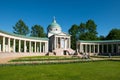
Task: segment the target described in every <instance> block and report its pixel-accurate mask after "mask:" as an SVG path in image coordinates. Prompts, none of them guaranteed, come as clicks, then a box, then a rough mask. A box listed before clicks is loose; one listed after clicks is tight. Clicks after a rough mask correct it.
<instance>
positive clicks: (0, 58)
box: [0, 53, 44, 64]
mask: <svg viewBox="0 0 120 80" xmlns="http://www.w3.org/2000/svg"><path fill="white" fill-rule="evenodd" d="M42 55H44V53H0V64H3V63H8V61H10V60H12V59H16V58H19V57H25V56H42Z"/></svg>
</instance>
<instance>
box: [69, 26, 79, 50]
mask: <svg viewBox="0 0 120 80" xmlns="http://www.w3.org/2000/svg"><path fill="white" fill-rule="evenodd" d="M68 32H69V34H70V35H71V48H72V49H74V50H75V49H76V40H77V33H78V25H76V24H74V25H72V27H71V28H70V29H69V31H68Z"/></svg>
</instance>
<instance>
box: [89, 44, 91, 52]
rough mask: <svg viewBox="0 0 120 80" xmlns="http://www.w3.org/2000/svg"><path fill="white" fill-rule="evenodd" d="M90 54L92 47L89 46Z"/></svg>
mask: <svg viewBox="0 0 120 80" xmlns="http://www.w3.org/2000/svg"><path fill="white" fill-rule="evenodd" d="M89 53H91V45H89Z"/></svg>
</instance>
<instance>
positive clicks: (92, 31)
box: [68, 20, 98, 50]
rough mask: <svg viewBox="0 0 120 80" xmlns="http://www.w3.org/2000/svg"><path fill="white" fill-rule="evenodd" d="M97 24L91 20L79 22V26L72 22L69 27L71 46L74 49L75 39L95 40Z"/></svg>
mask: <svg viewBox="0 0 120 80" xmlns="http://www.w3.org/2000/svg"><path fill="white" fill-rule="evenodd" d="M96 28H97V25H96V24H95V22H94V21H93V20H88V21H87V22H86V23H81V24H80V25H79V26H78V25H76V24H74V25H72V27H71V28H70V29H69V31H68V32H69V34H70V35H72V36H71V48H72V49H74V50H75V49H76V41H77V39H80V40H97V39H98V38H97V31H96Z"/></svg>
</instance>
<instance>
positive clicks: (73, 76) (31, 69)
mask: <svg viewBox="0 0 120 80" xmlns="http://www.w3.org/2000/svg"><path fill="white" fill-rule="evenodd" d="M119 74H120V61H99V62H86V63H71V64H49V65H48V64H46V65H17V66H15V65H14V66H9V65H6V66H0V80H119V79H120V76H119Z"/></svg>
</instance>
